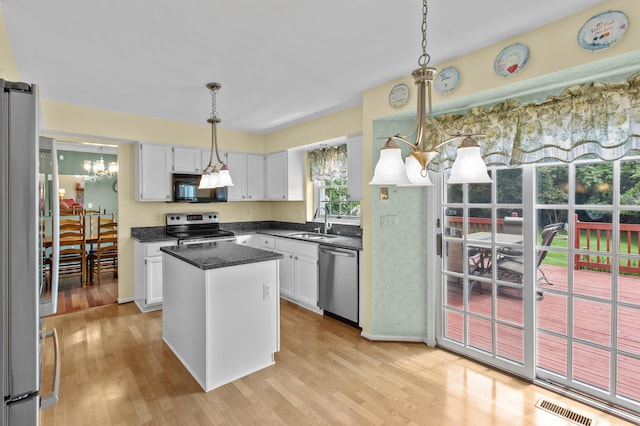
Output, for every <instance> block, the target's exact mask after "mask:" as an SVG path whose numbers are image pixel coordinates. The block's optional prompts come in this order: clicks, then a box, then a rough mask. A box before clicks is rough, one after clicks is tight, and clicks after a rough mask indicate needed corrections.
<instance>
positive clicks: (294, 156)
mask: <svg viewBox="0 0 640 426" xmlns="http://www.w3.org/2000/svg"><path fill="white" fill-rule="evenodd" d="M265 161H266V184H267V188H266V197H267V199H268V200H274V201H278V200H279V201H287V200H288V201H302V200H303V199H304V151H301V150H289V151H278V152H273V153H271V154H267V155H266V156H265Z"/></svg>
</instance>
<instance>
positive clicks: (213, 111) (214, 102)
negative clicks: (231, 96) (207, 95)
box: [209, 86, 220, 118]
mask: <svg viewBox="0 0 640 426" xmlns="http://www.w3.org/2000/svg"><path fill="white" fill-rule="evenodd" d="M218 89H220V87H219V86H217V87H215V86H212V87H210V88H209V91H210V92H211V115H210V117H211V118H218V108H217V107H218V104H217V96H216V95H217V93H218Z"/></svg>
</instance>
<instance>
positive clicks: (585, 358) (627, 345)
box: [445, 265, 640, 402]
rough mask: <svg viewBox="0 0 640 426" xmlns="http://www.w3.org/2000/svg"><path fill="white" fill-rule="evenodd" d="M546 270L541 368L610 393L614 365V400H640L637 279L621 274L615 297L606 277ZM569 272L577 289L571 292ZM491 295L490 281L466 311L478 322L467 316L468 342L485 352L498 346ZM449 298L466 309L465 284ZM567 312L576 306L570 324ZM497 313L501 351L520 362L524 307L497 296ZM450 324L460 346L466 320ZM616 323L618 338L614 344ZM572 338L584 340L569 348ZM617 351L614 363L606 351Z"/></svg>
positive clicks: (451, 288) (451, 316)
mask: <svg viewBox="0 0 640 426" xmlns="http://www.w3.org/2000/svg"><path fill="white" fill-rule="evenodd" d="M543 270H544V272H545V274H546V276H547V278H548V279H549V281H550V282H551V283H552V285H550V284H547V283H546V282H544V280H542V281H541V285H540V288H541V289H542V290H543V291H544V298H543V299H542V300H539V301H537V302H536V308H537V311H536V316H537V326H538V330H539V332H538V333H537V336H536V342H537V367H538V368H542V369H545V370H549V371H552V372H554V373H557V374H560V375H563V376H566V375H567V374H571V380H575V381H577V382H580V383H583V384H587V385H590V386H594V387H596V388H598V389H604V390H606V391H609V390H610V389H611V387H612V386H613V384H614V382H615V381H614V380H612V378H611V377H610V370H611V369H610V366H611V365H612V364H613V363H614V362H615V363H616V368H615V372H614V374H613V375H614V378H616V377H617V394H618V395H621V396H624V397H626V398H631V399H633V400H636V401H639V402H640V277H634V276H629V275H621V276H620V277H619V279H618V283H617V293H616V292H614V289H615V286H614V285H613V283H612V275H611V274H610V273H608V272H598V271H587V270H576V271H568V270H567V269H566V268H564V267H559V266H550V265H543ZM569 272H571V274H572V276H573V283H574V284H573V288H572V289H571V291H570V290H569V288H568V282H569V279H568V277H569V275H570V274H569ZM491 293H492V292H491V291H490V288H489V286H488V285H487V284H486V283H485V284H484V291H483V293H481V292H480V290H479V286H477V285H476V286H474V288H473V291H472V292H471V293H470V296H469V312H471V313H473V316H470V326H469V330H468V344H469V346H472V347H474V348H477V349H481V350H485V351H487V352H491V351H492V348H493V341H492V335H491V334H492V333H491V331H492V328H491V326H490V325H491V322H490V321H489V319H490V318H492V316H493V314H494V313H493V311H492V309H493V305H492V303H491V302H492V301H491ZM615 294H617V295H618V297H617V299H618V300H617V302H618V304H619V306H618V308H617V310H616V309H615V305H614V304H613V297H614V295H615ZM446 296H447V306H450V307H453V308H457V309H462V308H463V298H462V286H461V285H460V284H459V283H458V282H457V281H454V280H450V282H449V285H448V286H447V295H446ZM569 306H572V308H573V318H572V319H571V320H572V321H570V318H569V312H570V311H569ZM496 307H497V313H496V315H495V317H496V318H498V319H499V320H500V321H504V322H506V324H499V325H498V328H497V330H498V332H497V342H496V348H497V349H496V353H497V355H499V356H502V357H506V358H508V359H512V360H514V361H518V362H522V360H523V356H524V355H523V353H522V347H523V341H524V340H523V339H524V335H523V333H522V331H521V330H520V329H519V327H518V325H521V324H522V321H523V301H522V300H521V299H518V298H514V297H506V296H503V295H500V294H498V296H497V303H496ZM614 315H616V316H615V318H614ZM476 316H480V318H477V317H476ZM483 317H484V318H483ZM447 318H448V322H447V328H446V331H445V333H446V335H447V336H448V337H450V338H453V339H454V340H456V341H459V342H462V341H463V336H464V331H463V325H464V323H463V317H462V315H460V314H458V313H455V312H452V311H448V315H447ZM614 319H615V321H616V323H617V334H618V335H617V341H615V342H614V341H613V339H612V323H613V320H614ZM569 334H570V335H571V336H573V337H574V338H576V339H579V341H576V342H574V343H573V345H572V347H571V348H567V340H566V338H567V337H568V336H569ZM589 343H591V344H589ZM613 346H617V349H618V350H619V351H621V353H618V355H617V357H616V359H612V358H613V356H615V355H612V354H615V351H613V352H610V351H609V349H611V348H612V347H613ZM568 349H571V351H572V353H573V363H572V365H571V366H569V365H567V362H568V361H567V360H568V355H567V354H568ZM627 355H632V356H635V357H637V358H633V357H632V356H627Z"/></svg>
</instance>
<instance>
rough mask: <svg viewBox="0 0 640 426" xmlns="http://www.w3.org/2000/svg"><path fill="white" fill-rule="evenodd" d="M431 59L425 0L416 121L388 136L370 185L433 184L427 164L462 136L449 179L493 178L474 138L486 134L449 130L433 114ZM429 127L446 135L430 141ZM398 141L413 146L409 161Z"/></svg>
mask: <svg viewBox="0 0 640 426" xmlns="http://www.w3.org/2000/svg"><path fill="white" fill-rule="evenodd" d="M430 60H431V56H430V55H429V54H428V53H427V0H423V1H422V54H421V55H420V56H419V58H418V65H419V66H420V68H417V69H416V70H414V71H413V73H412V75H413V78H414V80H415V84H416V86H417V89H418V96H417V98H418V100H417V119H416V123H415V125H414V126H413V128H412V129H411V131H410V132H408V133H407V134H405V135H400V134H396V135H394V136H390V137H388V138H387V141H386V142H385V144H384V146H383V147H382V148H381V149H380V159H379V160H378V163H377V164H376V167H375V171H374V175H373V179H371V182H369V184H370V185H383V186H392V185H400V186H428V185H432V183H431V180H430V179H429V172H428V170H427V166H428V165H429V162H430V161H431V160H432V159H433V158H434V157H435V156H436V155H437V151H436V149H437V148H440V147H441V146H443V145H445V144H448V143H452V142H454V141H459V140H462V142H461V144H460V145H459V147H458V149H457V155H456V160H455V161H454V163H453V166H452V168H451V174H450V176H449V179H448V180H447V183H449V184H454V183H487V182H491V178H490V177H489V174H488V172H487V166H486V164H485V162H484V160H483V159H482V154H481V152H480V147H479V146H478V144H477V143H476V141H475V140H474V137H478V136H483V135H479V134H462V133H456V134H450V133H447V132H445V131H444V130H443V129H442V127H441V126H439V125H438V123H437V122H436V120H435V119H434V118H433V109H432V101H431V86H432V84H433V81H434V78H435V75H436V73H437V70H436V68H434V67H430V66H428V65H429V62H430ZM427 127H429V128H430V129H433V130H435V131H436V132H437V133H438V134H440V135H442V136H443V137H444V138H445V140H444V141H443V142H442V143H439V144H437V145H435V146H433V144H431V143H429V141H428V130H427ZM414 133H415V134H416V139H415V142H412V141H410V140H408V139H407V138H409V137H410V136H411V135H413V134H414ZM396 141H397V142H402V143H404V144H406V145H409V146H410V147H411V151H410V152H409V154H408V155H407V157H406V162H403V161H402V150H401V149H400V147H399V146H398V144H397V143H396Z"/></svg>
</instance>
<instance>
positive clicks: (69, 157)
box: [43, 141, 118, 314]
mask: <svg viewBox="0 0 640 426" xmlns="http://www.w3.org/2000/svg"><path fill="white" fill-rule="evenodd" d="M56 148H57V164H58V173H59V177H58V182H59V184H58V193H57V194H54V193H53V191H52V185H51V176H50V175H47V177H46V182H47V183H48V185H45V194H44V197H43V201H44V203H45V206H44V210H45V212H46V214H45V215H44V217H43V219H44V220H43V225H44V229H43V231H44V233H45V235H50V234H51V223H52V221H51V217H52V213H53V212H52V209H53V205H54V204H53V202H52V199H53V197H57V198H58V200H59V204H60V207H59V208H60V212H59V213H60V218H61V220H62V219H73V220H78V221H81V222H82V223H83V224H84V229H85V234H86V236H87V239H86V241H87V243H86V255H87V261H86V262H85V263H86V265H85V268H86V270H85V271H84V272H83V273H82V274H75V276H63V275H61V277H60V279H59V288H58V309H57V313H58V314H64V313H68V312H73V311H78V310H83V309H87V308H91V307H96V306H102V305H107V304H112V303H116V301H117V296H118V279H117V275H116V274H113V273H111V274H101V278H102V279H101V280H100V284H99V285H98V284H97V280H96V277H95V273H94V272H93V271H90V270H89V269H90V266H91V262H90V259H91V255H92V254H93V251H95V249H96V244H95V242H94V241H95V237H96V235H95V234H96V233H97V221H98V217H101V218H103V219H111V220H116V221H117V217H118V194H117V190H118V186H117V179H118V173H117V161H118V160H117V158H118V156H117V153H118V151H117V146H115V145H104V144H94V143H70V142H60V141H56ZM49 167H50V166H49ZM45 173H50V171H48V172H47V171H46V170H45Z"/></svg>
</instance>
